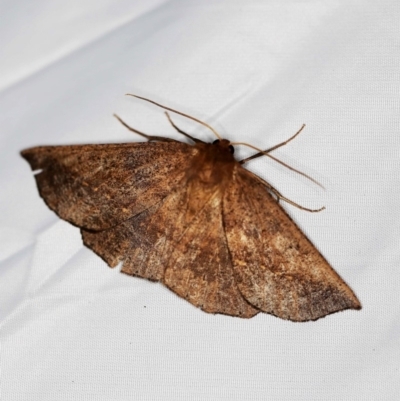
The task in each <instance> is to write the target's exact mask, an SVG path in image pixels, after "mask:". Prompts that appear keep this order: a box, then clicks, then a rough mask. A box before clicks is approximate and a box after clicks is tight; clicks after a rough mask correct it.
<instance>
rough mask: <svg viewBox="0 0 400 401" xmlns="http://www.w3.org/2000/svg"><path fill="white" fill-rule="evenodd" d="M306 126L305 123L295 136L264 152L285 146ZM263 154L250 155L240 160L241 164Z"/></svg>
mask: <svg viewBox="0 0 400 401" xmlns="http://www.w3.org/2000/svg"><path fill="white" fill-rule="evenodd" d="M305 126H306V125H305V124H303V125H302V126H301V128H300V129H299V130H298V131H297V132H296V133H295V134H294V135H293V136H291V137H290V138H289V139H287V140H286V141H283V142H281V143H278V145H275V146H272V148H268V149H265V150H264V152H266V153H269V152H272V151H273V150H275V149H278V148H280V147H281V146H284V145H286V144H288V143H289V142H290V141H293V139H294V138H296V136H297V135H299V134H300V132H301V131H303V129H304V127H305ZM263 155H264V153H263V152H258V153H256V154H254V155H253V156H250V157H247V158H246V159H243V160H240V164H244V163H247V162H248V161H250V160H253V159H256V158H257V157H260V156H263Z"/></svg>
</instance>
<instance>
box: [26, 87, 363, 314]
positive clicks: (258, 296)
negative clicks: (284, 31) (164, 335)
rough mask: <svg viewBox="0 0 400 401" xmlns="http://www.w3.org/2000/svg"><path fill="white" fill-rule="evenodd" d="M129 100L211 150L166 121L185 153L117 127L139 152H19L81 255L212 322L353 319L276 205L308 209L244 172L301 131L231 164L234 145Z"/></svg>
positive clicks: (351, 304) (337, 286) (318, 258)
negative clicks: (157, 285) (77, 234)
mask: <svg viewBox="0 0 400 401" xmlns="http://www.w3.org/2000/svg"><path fill="white" fill-rule="evenodd" d="M132 96H135V95H132ZM135 97H138V98H140V99H143V100H146V101H149V102H151V103H154V104H156V105H157V106H160V107H162V108H164V109H165V110H169V111H172V112H175V113H177V114H181V115H183V116H185V117H188V118H191V119H192V120H195V121H197V122H198V123H200V124H203V125H205V126H206V127H208V128H210V129H211V130H212V131H213V132H214V133H215V135H216V136H217V137H218V139H217V140H216V141H214V142H213V143H206V142H203V141H201V140H200V139H197V138H194V137H192V136H190V135H189V134H187V133H186V132H184V131H182V130H181V129H179V128H178V127H177V126H176V125H175V124H174V123H173V122H172V120H171V118H170V116H169V114H168V113H167V112H166V114H167V117H168V119H169V120H170V122H171V124H172V125H173V126H174V128H175V129H177V130H178V132H180V133H181V134H182V135H184V136H186V137H187V138H189V139H190V140H191V142H192V143H191V144H189V143H185V142H180V141H177V140H174V139H170V138H164V137H159V136H150V135H146V134H144V133H142V132H140V131H138V130H136V129H134V128H131V127H129V126H128V125H127V124H125V123H124V122H123V121H122V120H121V119H120V118H119V117H117V116H116V117H117V118H118V119H119V120H120V122H121V123H122V124H124V125H125V126H126V127H127V128H128V129H130V130H131V131H133V132H136V133H137V134H139V135H142V136H144V137H145V138H146V139H147V141H146V142H136V143H122V144H103V145H72V146H39V147H34V148H30V149H26V150H23V151H22V152H21V155H22V156H23V157H24V158H25V159H26V160H27V161H28V163H29V164H30V166H31V168H32V170H34V171H35V178H36V182H37V186H38V189H39V193H40V195H41V197H42V198H43V199H44V201H45V202H46V204H47V206H48V207H49V208H50V209H51V210H53V211H54V212H55V213H56V214H57V215H58V216H59V217H60V218H62V219H64V220H66V221H68V222H70V223H72V224H74V225H76V226H78V227H79V228H80V229H81V233H82V238H83V242H84V244H85V245H86V246H87V247H89V248H90V249H92V250H93V251H94V252H95V253H96V254H97V255H99V256H100V257H102V258H103V259H104V260H105V261H106V262H107V264H108V265H109V266H111V267H115V266H117V265H118V264H121V265H122V268H121V271H122V272H123V273H126V274H129V275H133V276H138V277H143V278H146V279H149V280H153V281H160V282H162V283H163V284H164V285H166V286H167V287H168V288H169V289H171V290H172V291H173V292H175V293H176V294H177V295H179V296H180V297H182V298H184V299H186V300H187V301H189V302H190V303H192V304H193V305H195V306H196V307H199V308H201V309H202V310H203V311H205V312H209V313H221V314H226V315H231V316H237V317H242V318H250V317H253V316H254V315H256V314H257V313H259V312H266V313H269V314H272V315H275V316H278V317H280V318H282V319H289V320H292V321H308V320H316V319H318V318H320V317H323V316H325V315H328V314H330V313H334V312H337V311H341V310H344V309H360V308H361V305H360V302H359V301H358V299H357V297H356V295H355V294H354V293H353V291H352V290H351V289H350V287H349V286H348V285H347V284H346V283H345V282H344V281H343V280H342V279H341V278H340V276H339V275H338V274H337V273H336V272H335V271H334V270H333V268H332V267H331V266H330V265H329V263H328V262H327V261H326V260H325V258H324V257H323V256H322V255H321V254H320V253H319V252H318V250H317V249H316V248H315V247H314V245H313V244H312V243H311V242H310V240H309V239H308V238H307V237H306V236H305V235H304V234H303V233H302V232H301V230H300V229H299V228H298V226H297V225H296V224H295V223H294V222H293V220H292V219H291V218H290V217H289V215H288V214H287V213H286V212H285V210H284V209H283V208H282V207H281V206H280V204H279V200H280V199H282V200H285V201H288V202H289V203H292V204H294V205H295V206H298V207H300V208H302V209H306V208H303V207H301V206H299V205H297V204H295V203H294V202H292V201H290V200H288V199H287V198H285V197H283V196H282V195H281V194H280V193H279V192H278V191H277V190H276V189H275V188H273V187H272V186H271V185H270V184H268V183H267V182H265V181H264V180H262V179H261V178H260V177H258V176H256V175H255V174H253V173H252V172H250V171H249V170H246V169H245V168H243V167H242V165H243V164H244V163H245V162H247V161H248V160H250V159H254V158H255V157H259V156H262V155H267V156H270V157H272V156H271V155H270V154H269V153H270V152H271V151H272V150H274V149H276V148H278V147H280V146H283V145H284V144H286V143H287V142H289V141H290V140H292V139H293V138H294V137H295V136H296V135H298V134H299V132H300V131H301V129H300V131H299V132H297V133H296V134H295V135H294V136H293V137H291V138H290V139H289V140H287V141H285V142H282V143H281V144H279V145H277V146H274V147H273V148H270V149H267V150H265V151H260V150H259V149H258V150H259V152H258V153H257V154H254V155H253V156H251V157H249V158H247V159H244V160H241V161H238V160H236V159H235V157H234V155H233V153H234V147H233V145H234V144H235V143H231V142H230V141H228V140H226V139H222V138H221V137H220V136H219V134H218V133H217V132H216V131H215V130H214V129H213V128H212V127H211V126H209V125H208V124H206V123H204V122H202V121H200V120H198V119H196V118H194V117H191V116H188V115H186V114H184V113H181V112H178V111H176V110H173V109H171V108H168V107H165V106H162V105H160V104H158V103H156V102H153V101H150V100H148V99H145V98H141V97H139V96H135ZM303 127H304V126H303ZM303 127H302V128H303ZM236 145H238V143H236ZM254 149H256V148H254ZM274 159H275V158H274ZM275 160H277V159H275ZM278 161H279V160H278ZM306 210H309V209H306ZM311 211H313V210H311Z"/></svg>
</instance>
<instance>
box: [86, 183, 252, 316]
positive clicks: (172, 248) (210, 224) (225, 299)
mask: <svg viewBox="0 0 400 401" xmlns="http://www.w3.org/2000/svg"><path fill="white" fill-rule="evenodd" d="M194 192H195V193H194ZM199 193H200V196H198V194H199ZM199 198H200V199H199ZM82 235H83V240H84V243H85V245H87V246H88V247H90V248H91V249H93V250H94V251H95V252H96V253H98V254H99V255H100V256H102V257H103V258H104V259H105V260H106V262H107V263H108V264H110V265H111V266H115V265H116V264H117V263H118V262H122V270H121V271H122V272H124V273H126V274H130V275H134V276H139V277H143V278H148V279H151V280H154V281H161V282H163V283H164V284H165V285H166V286H167V287H169V288H170V289H171V290H172V291H174V292H175V293H176V294H178V295H179V296H181V297H183V298H185V299H186V300H187V301H189V302H190V303H192V304H193V305H195V306H196V307H199V308H201V309H203V310H204V311H206V312H210V313H223V314H227V315H233V316H240V317H247V318H250V317H252V316H254V315H255V314H257V313H258V312H259V310H258V309H256V308H254V307H253V306H251V305H250V304H249V303H248V302H247V301H246V300H245V299H244V298H243V296H242V295H241V294H240V292H239V290H238V288H237V286H236V283H235V279H234V276H233V271H232V264H231V260H230V256H229V252H228V248H227V244H226V238H225V235H224V230H223V226H222V209H221V195H220V194H219V193H211V194H209V193H204V192H198V191H196V190H195V189H194V188H193V186H191V185H190V184H189V185H186V186H182V187H181V188H179V189H177V190H175V191H174V192H172V193H171V194H170V195H169V196H168V197H166V198H165V199H164V200H162V201H161V202H160V203H159V204H158V205H155V206H154V207H153V208H151V209H148V210H146V211H144V212H142V213H141V214H139V215H137V216H135V217H132V218H131V219H129V220H127V221H125V222H123V223H122V224H120V225H118V226H116V227H113V228H110V229H108V230H104V231H101V232H88V231H85V230H82Z"/></svg>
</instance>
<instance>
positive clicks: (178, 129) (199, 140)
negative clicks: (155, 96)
mask: <svg viewBox="0 0 400 401" xmlns="http://www.w3.org/2000/svg"><path fill="white" fill-rule="evenodd" d="M164 113H165V115H166V116H167V118H168V121H169V122H170V123H171V125H172V126H173V127H174V128H175V129H176V130H177V131H178V132H179V133H180V134H182V135H184V136H186V137H187V138H189V139H191V140H192V141H193V142H195V143H199V142H201V143H204V142H203V141H202V140H201V139H198V138H194V137H193V136H191V135H189V134H188V133H187V132H185V131H183V130H181V129H180V128H179V127H178V126H177V125H175V123H174V122H173V121H172V119H171V116H170V115H169V113H168V111H164Z"/></svg>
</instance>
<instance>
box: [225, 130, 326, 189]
mask: <svg viewBox="0 0 400 401" xmlns="http://www.w3.org/2000/svg"><path fill="white" fill-rule="evenodd" d="M303 128H304V125H303V127H302V128H301V129H300V131H298V132H297V133H296V134H295V135H294V136H293V137H291V138H289V139H288V140H287V141H285V142H282V143H280V144H278V145H275V146H273V147H272V148H270V149H267V150H266V151H264V150H261V149H260V148H257V147H255V146H253V145H250V144H249V143H245V142H231V145H244V146H248V147H249V148H252V149H254V150H258V151H259V153H257V154H256V155H254V156H256V157H259V156H258V155H260V156H261V155H265V156H268V157H269V158H271V159H272V160H275V161H276V162H278V163H279V164H281V165H282V166H285V167H286V168H288V169H289V170H292V171H294V172H295V173H297V174H300V175H302V176H303V177H305V178H307V179H308V180H310V181H312V182H313V183H314V184H317V185H318V186H319V187H321V188H323V189H325V187H324V186H323V185H322V184H321V183H319V182H318V181H317V180H315V179H314V178H312V177H310V176H309V175H307V174H306V173H303V172H302V171H299V170H297V169H295V168H294V167H291V166H289V165H288V164H286V163H284V162H283V161H281V160H279V159H278V158H276V157H274V156H272V155H270V154H269V153H268V152H271V151H272V150H275V149H277V148H278V147H281V146H283V145H286V143H288V142H289V141H291V140H292V139H294V138H295V137H296V136H297V135H298V134H299V133H300V132H301V130H302V129H303ZM254 158H255V157H251V156H250V157H249V158H247V159H243V160H241V161H240V162H239V163H240V164H244V163H245V162H246V161H249V160H251V159H254Z"/></svg>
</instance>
